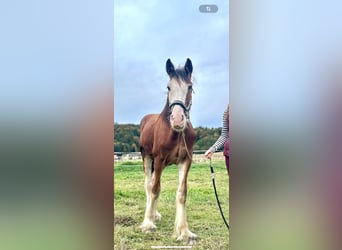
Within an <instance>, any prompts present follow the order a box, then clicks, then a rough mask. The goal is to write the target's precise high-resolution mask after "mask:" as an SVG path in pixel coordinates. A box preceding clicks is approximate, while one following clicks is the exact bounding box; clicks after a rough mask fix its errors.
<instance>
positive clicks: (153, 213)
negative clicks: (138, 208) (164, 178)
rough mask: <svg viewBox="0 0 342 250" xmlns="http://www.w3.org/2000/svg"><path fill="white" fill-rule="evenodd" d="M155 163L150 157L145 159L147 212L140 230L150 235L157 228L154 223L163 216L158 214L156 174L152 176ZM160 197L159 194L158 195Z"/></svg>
mask: <svg viewBox="0 0 342 250" xmlns="http://www.w3.org/2000/svg"><path fill="white" fill-rule="evenodd" d="M152 164H153V161H152V159H151V157H150V156H145V158H144V169H145V192H146V211H145V217H144V221H143V223H142V224H141V226H140V228H141V230H142V231H143V232H145V233H149V232H152V231H154V230H155V229H156V228H157V227H156V226H155V224H154V221H155V220H156V219H157V220H160V219H161V215H160V214H159V213H158V212H157V209H156V207H157V202H156V199H157V198H158V196H156V195H155V194H154V193H153V192H152V189H153V183H154V174H152V168H153V166H152ZM158 195H159V194H158Z"/></svg>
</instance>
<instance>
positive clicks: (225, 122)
mask: <svg viewBox="0 0 342 250" xmlns="http://www.w3.org/2000/svg"><path fill="white" fill-rule="evenodd" d="M228 118H229V117H228V108H227V109H226V110H225V111H224V113H223V118H222V121H223V122H222V131H221V135H220V137H219V138H218V139H217V141H216V142H215V143H214V145H212V146H211V147H210V151H211V152H216V151H218V150H220V149H222V148H223V146H224V144H225V143H226V141H227V140H228V132H229V128H228V123H229V121H228Z"/></svg>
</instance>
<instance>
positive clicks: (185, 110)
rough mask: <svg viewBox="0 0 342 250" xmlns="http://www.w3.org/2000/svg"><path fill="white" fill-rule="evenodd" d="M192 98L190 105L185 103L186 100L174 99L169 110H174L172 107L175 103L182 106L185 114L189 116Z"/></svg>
mask: <svg viewBox="0 0 342 250" xmlns="http://www.w3.org/2000/svg"><path fill="white" fill-rule="evenodd" d="M191 104H192V102H191V100H190V103H189V105H188V106H186V105H185V103H184V102H182V101H180V100H175V101H173V102H172V103H171V104H170V105H169V110H170V111H172V107H173V106H175V105H179V106H181V107H182V109H183V110H184V113H185V116H186V117H187V118H188V117H189V111H190V109H191Z"/></svg>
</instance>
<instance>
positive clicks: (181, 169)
mask: <svg viewBox="0 0 342 250" xmlns="http://www.w3.org/2000/svg"><path fill="white" fill-rule="evenodd" d="M189 168H190V163H189V162H185V163H180V164H178V179H179V183H178V190H177V194H176V206H177V208H176V220H175V229H174V233H173V237H175V238H176V239H177V240H178V241H184V242H187V243H193V241H195V240H196V238H197V235H196V234H194V233H192V232H191V231H190V230H189V228H188V223H187V220H186V211H185V202H186V195H187V176H188V171H189Z"/></svg>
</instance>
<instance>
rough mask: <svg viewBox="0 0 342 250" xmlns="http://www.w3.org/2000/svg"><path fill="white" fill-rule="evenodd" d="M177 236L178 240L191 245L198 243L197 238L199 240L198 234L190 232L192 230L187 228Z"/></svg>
mask: <svg viewBox="0 0 342 250" xmlns="http://www.w3.org/2000/svg"><path fill="white" fill-rule="evenodd" d="M175 237H176V238H177V241H182V242H184V243H187V244H190V245H194V244H195V243H196V240H197V235H196V234H194V233H192V232H190V230H186V231H185V232H183V233H182V234H181V235H179V236H178V237H177V236H175Z"/></svg>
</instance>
